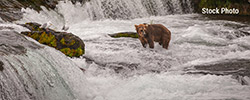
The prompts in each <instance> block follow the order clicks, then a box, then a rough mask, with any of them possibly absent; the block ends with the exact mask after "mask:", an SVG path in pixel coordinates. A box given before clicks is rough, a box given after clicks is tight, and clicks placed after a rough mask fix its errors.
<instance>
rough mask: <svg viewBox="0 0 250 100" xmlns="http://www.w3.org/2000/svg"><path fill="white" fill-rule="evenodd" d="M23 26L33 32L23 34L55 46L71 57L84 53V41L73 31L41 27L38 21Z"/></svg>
mask: <svg viewBox="0 0 250 100" xmlns="http://www.w3.org/2000/svg"><path fill="white" fill-rule="evenodd" d="M22 26H24V27H27V28H28V29H29V30H30V31H31V32H21V34H24V35H26V36H29V37H31V38H33V39H35V40H37V41H38V42H39V43H41V44H45V45H48V46H51V47H54V48H56V49H57V50H60V51H61V52H63V53H64V54H65V55H67V56H69V57H80V56H81V55H83V54H84V48H85V44H84V42H83V41H82V40H81V39H80V38H79V37H78V36H75V35H73V34H72V33H67V32H58V31H54V30H52V29H44V28H39V27H40V26H41V25H40V24H38V23H26V24H22Z"/></svg>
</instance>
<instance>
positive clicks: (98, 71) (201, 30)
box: [18, 0, 250, 100]
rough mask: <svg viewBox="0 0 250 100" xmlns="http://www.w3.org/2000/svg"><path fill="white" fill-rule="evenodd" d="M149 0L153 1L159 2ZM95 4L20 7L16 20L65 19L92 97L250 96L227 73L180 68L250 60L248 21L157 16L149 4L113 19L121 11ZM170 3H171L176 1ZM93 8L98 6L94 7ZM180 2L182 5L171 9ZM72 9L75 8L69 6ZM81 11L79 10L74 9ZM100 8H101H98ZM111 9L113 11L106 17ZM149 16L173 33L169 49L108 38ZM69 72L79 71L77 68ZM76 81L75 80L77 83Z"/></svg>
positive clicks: (173, 98)
mask: <svg viewBox="0 0 250 100" xmlns="http://www.w3.org/2000/svg"><path fill="white" fill-rule="evenodd" d="M100 1H109V2H110V3H106V4H110V5H112V4H116V3H118V4H120V5H119V6H118V7H117V8H119V9H125V8H126V7H125V6H124V5H129V4H131V2H135V3H137V4H138V6H133V5H130V6H131V8H133V7H138V9H140V7H143V5H140V4H145V3H140V2H136V1H134V0H128V1H127V2H124V4H123V3H122V2H121V1H119V0H116V1H119V2H112V1H110V0H100ZM149 1H150V0H149ZM153 1H155V3H156V4H157V3H159V2H161V0H153ZM98 4H101V2H97V1H96V2H95V1H94V0H92V1H91V2H89V3H87V4H86V5H84V6H80V5H72V4H70V3H60V4H59V5H58V10H57V11H48V10H46V9H44V11H42V12H41V13H36V12H35V11H33V10H31V9H23V11H24V12H25V14H24V18H23V19H22V20H20V21H18V23H24V22H29V21H35V22H39V23H44V22H46V21H48V20H50V21H52V22H53V27H52V28H54V29H60V28H61V27H62V25H63V24H66V25H67V26H69V27H70V29H69V30H68V31H69V32H72V33H73V34H75V35H77V36H79V37H80V38H81V39H83V41H84V42H85V44H86V54H85V55H84V57H82V58H73V59H71V60H72V61H73V62H74V63H75V64H77V65H78V66H80V67H83V68H85V69H86V72H85V75H86V76H85V77H86V80H87V82H88V83H89V84H90V86H89V87H90V88H91V90H93V92H91V93H90V94H88V97H89V98H91V99H92V100H169V99H170V100H183V99H184V100H190V99H191V100H192V99H222V100H225V99H243V100H247V99H250V96H249V93H250V86H249V85H241V84H240V83H239V82H238V81H237V80H235V79H233V78H232V77H231V75H227V76H216V75H190V74H185V71H183V70H185V69H187V68H191V67H192V66H193V65H202V64H212V63H214V62H219V61H223V60H225V59H250V36H244V32H248V33H249V32H250V25H248V24H243V23H239V22H233V21H225V20H210V19H208V18H205V17H204V16H201V15H198V14H183V13H182V12H179V13H178V11H173V10H172V11H173V12H174V14H175V15H168V14H167V13H164V10H163V12H161V11H159V12H158V13H159V14H156V13H155V14H156V15H157V16H152V15H154V14H153V12H152V11H147V10H148V9H147V8H145V9H140V10H141V11H145V12H143V13H141V14H140V13H139V15H142V16H139V15H136V13H129V12H131V11H132V12H133V10H131V9H128V10H126V11H125V12H127V13H126V14H125V15H126V16H124V17H119V16H116V17H115V18H113V17H114V16H112V14H115V15H120V14H121V13H120V12H116V13H114V12H105V10H103V8H102V6H100V5H98ZM168 4H172V5H175V2H170V3H168ZM175 6H176V5H175ZM93 7H96V8H98V9H92V8H93ZM108 7H109V6H108ZM108 7H107V9H108ZM124 7H125V8H124ZM158 7H159V8H160V6H158ZM178 7H180V6H176V7H174V8H178ZM85 8H88V9H87V10H86V9H85ZM111 8H112V7H110V8H109V9H111ZM127 8H129V7H127ZM72 9H74V10H73V11H71V12H69V11H68V10H72ZM154 9H157V7H155V8H154ZM165 9H167V8H165ZM169 9H170V8H169ZM179 9H181V7H180V8H179ZM79 11H80V12H83V13H81V14H78V13H79ZM98 11H103V13H97V12H98ZM180 11H182V10H180ZM146 12H147V13H146ZM149 12H150V13H149ZM58 13H60V14H61V15H58ZM93 14H96V15H93ZM109 14H111V16H110V17H107V15H109ZM121 15H122V14H121ZM159 15H162V16H159ZM41 16H42V17H41ZM62 16H63V17H62ZM94 16H96V17H94ZM113 19H116V20H113ZM150 21H153V23H159V24H163V25H164V26H166V27H167V28H168V29H169V30H170V31H171V32H172V40H171V43H170V47H169V50H165V49H163V48H162V47H161V46H159V45H158V44H157V43H156V46H155V49H149V48H143V47H142V46H141V44H140V41H139V40H138V39H132V38H111V37H109V36H108V35H107V34H110V33H117V32H127V31H129V32H130V31H132V32H135V28H134V24H141V23H145V22H146V23H149V22H150ZM46 50H47V51H49V50H50V49H49V50H48V49H46ZM30 52H31V53H32V51H30ZM34 52H37V51H34ZM50 54H51V55H52V57H55V56H58V53H56V54H55V55H54V54H53V52H52V53H50ZM85 58H89V59H92V60H93V61H89V60H88V59H85ZM49 59H51V58H49ZM65 59H68V58H65ZM67 67H68V66H67ZM72 75H76V76H78V74H75V73H72ZM71 81H72V80H71ZM70 84H73V83H70ZM77 84H78V85H79V83H78V82H77ZM77 91H80V92H78V93H82V92H83V91H82V92H81V90H77ZM79 99H80V100H81V99H82V98H80V97H79Z"/></svg>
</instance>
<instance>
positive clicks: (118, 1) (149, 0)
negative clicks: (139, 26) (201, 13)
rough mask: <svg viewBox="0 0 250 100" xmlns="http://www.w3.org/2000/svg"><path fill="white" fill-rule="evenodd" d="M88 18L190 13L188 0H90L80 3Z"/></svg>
mask: <svg viewBox="0 0 250 100" xmlns="http://www.w3.org/2000/svg"><path fill="white" fill-rule="evenodd" d="M81 6H82V8H84V9H83V10H85V11H86V13H85V14H86V15H88V18H90V19H93V20H95V19H103V18H109V19H133V18H141V17H148V16H164V15H169V14H185V13H191V12H192V11H193V10H192V7H191V1H190V0H91V1H88V2H85V3H84V4H83V5H81Z"/></svg>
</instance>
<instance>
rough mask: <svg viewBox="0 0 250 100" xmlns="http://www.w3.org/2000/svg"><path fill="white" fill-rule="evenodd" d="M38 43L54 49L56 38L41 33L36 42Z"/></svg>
mask: <svg viewBox="0 0 250 100" xmlns="http://www.w3.org/2000/svg"><path fill="white" fill-rule="evenodd" d="M38 42H39V43H42V44H46V45H49V46H51V47H56V38H55V36H54V35H52V34H51V33H49V35H48V34H47V33H46V32H43V33H42V34H41V35H40V37H39V40H38Z"/></svg>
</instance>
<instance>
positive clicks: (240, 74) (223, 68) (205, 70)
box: [187, 59, 250, 85]
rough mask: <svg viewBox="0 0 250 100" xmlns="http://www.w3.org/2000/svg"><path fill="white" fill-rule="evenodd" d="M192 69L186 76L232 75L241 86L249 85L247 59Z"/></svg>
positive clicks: (249, 61)
mask: <svg viewBox="0 0 250 100" xmlns="http://www.w3.org/2000/svg"><path fill="white" fill-rule="evenodd" d="M193 67H194V69H192V70H188V71H187V73H188V74H205V75H206V74H212V75H232V78H234V79H236V80H238V81H239V82H240V83H241V84H242V85H249V84H250V79H249V77H250V60H249V59H227V60H224V61H222V62H221V61H220V62H215V63H212V64H204V65H194V66H193Z"/></svg>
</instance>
